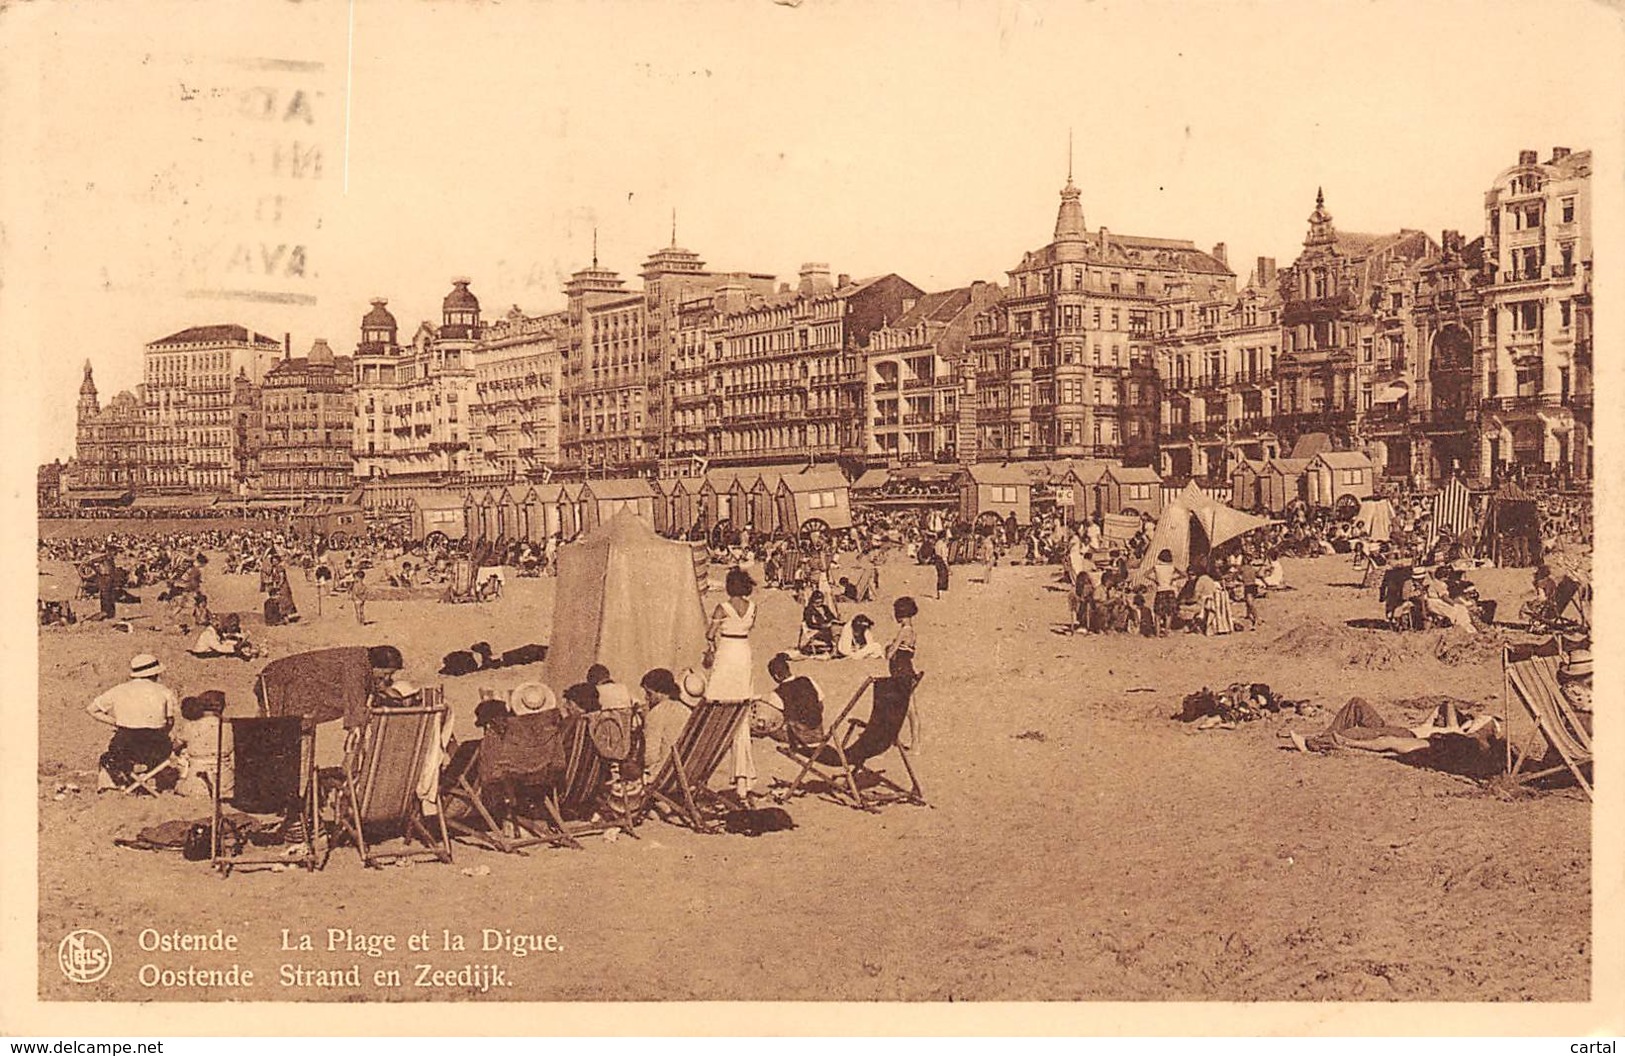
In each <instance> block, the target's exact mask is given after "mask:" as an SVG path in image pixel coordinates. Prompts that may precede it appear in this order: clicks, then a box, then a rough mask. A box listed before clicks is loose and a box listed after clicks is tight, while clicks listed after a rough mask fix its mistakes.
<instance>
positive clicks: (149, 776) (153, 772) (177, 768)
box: [119, 752, 181, 796]
mask: <svg viewBox="0 0 1625 1056" xmlns="http://www.w3.org/2000/svg"><path fill="white" fill-rule="evenodd" d="M171 770H173V771H174V772H175V776H176V777H177V778H179V777H180V774H181V761H180V758H179V757H178V756H176V755H175V754H174V753H173V752H171V753H170V755H169V758H168V759H165V760H164V761H163V762H161V763H159V764H158V765H157V766H155V767H153V768H152V769H150V770H143V771H142V772H141V773H139V774H138V773H136V772H135V771H134V770H132V771H130V783H129V784H127V785H125V786H124V787H123V788H121V789H119V791H120V792H123V793H124V794H125V795H126V796H133V795H136V794H137V793H140V792H145V793H146V794H147V795H149V796H156V795H157V794H158V789H157V788H156V787H155V786H154V785H153V782H154V781H157V780H158V778H159V776H161V775H162V774H164V773H165V772H167V771H171Z"/></svg>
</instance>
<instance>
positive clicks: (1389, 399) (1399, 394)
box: [1372, 381, 1411, 403]
mask: <svg viewBox="0 0 1625 1056" xmlns="http://www.w3.org/2000/svg"><path fill="white" fill-rule="evenodd" d="M1410 394H1411V389H1410V386H1409V385H1406V384H1405V383H1404V382H1402V381H1401V382H1396V383H1395V384H1393V385H1390V386H1388V387H1387V388H1385V389H1383V390H1382V391H1381V392H1379V393H1377V394H1376V395H1375V396H1373V397H1372V399H1373V400H1374V401H1376V402H1377V403H1398V402H1399V401H1400V400H1403V399H1405V398H1406V397H1408V396H1410Z"/></svg>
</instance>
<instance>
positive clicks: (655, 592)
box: [542, 510, 706, 692]
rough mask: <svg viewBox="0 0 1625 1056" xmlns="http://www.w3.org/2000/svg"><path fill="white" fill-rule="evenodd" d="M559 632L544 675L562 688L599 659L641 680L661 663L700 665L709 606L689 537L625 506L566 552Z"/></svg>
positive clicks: (562, 554)
mask: <svg viewBox="0 0 1625 1056" xmlns="http://www.w3.org/2000/svg"><path fill="white" fill-rule="evenodd" d="M557 588H558V589H557V592H556V593H555V595H554V601H553V633H552V640H551V641H550V642H549V643H548V647H547V659H546V662H545V663H544V664H543V666H542V680H543V681H544V682H546V683H547V684H548V685H549V686H551V687H553V689H554V690H557V691H559V692H562V691H563V690H564V689H566V688H567V687H569V686H571V685H574V684H575V683H577V682H580V681H581V680H582V678H583V677H584V676H585V675H586V673H587V668H588V667H589V666H591V665H592V664H603V665H604V666H605V667H607V668H609V670H610V674H612V675H613V676H614V677H615V680H616V681H618V682H621V683H623V684H625V685H628V686H636V685H637V683H638V680H639V679H641V678H642V677H643V674H644V672H645V671H648V670H649V669H650V668H655V667H665V668H670V669H672V670H673V671H680V670H681V669H683V668H684V667H698V666H699V663H700V656H701V655H702V654H703V653H704V652H705V627H706V619H705V610H704V609H703V607H702V604H701V601H700V590H699V586H698V584H696V583H695V580H694V554H693V550H692V549H691V548H690V547H689V545H688V544H687V543H676V542H670V541H668V540H666V539H662V538H660V537H659V536H658V535H656V534H655V533H654V529H653V528H651V527H650V526H649V523H648V522H647V521H645V520H644V519H643V518H641V517H639V516H637V515H636V514H634V513H631V512H630V511H625V510H623V511H621V512H620V513H618V514H616V515H615V517H614V518H613V519H612V520H610V521H609V522H608V523H607V524H604V525H603V526H601V527H600V528H599V529H598V530H597V531H595V532H593V533H592V534H591V535H590V536H588V537H587V538H586V539H584V540H582V541H581V542H577V543H571V544H569V545H568V546H565V547H563V548H561V549H560V550H559V576H558V581H557Z"/></svg>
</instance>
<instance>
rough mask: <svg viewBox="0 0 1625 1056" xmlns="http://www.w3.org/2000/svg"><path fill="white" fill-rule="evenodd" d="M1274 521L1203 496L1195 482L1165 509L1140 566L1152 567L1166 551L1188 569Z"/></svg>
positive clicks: (1188, 485)
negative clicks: (1234, 540)
mask: <svg viewBox="0 0 1625 1056" xmlns="http://www.w3.org/2000/svg"><path fill="white" fill-rule="evenodd" d="M1274 523H1275V522H1274V521H1271V520H1269V519H1268V518H1266V517H1254V516H1253V515H1252V514H1250V513H1242V512H1241V511H1240V510H1236V509H1231V508H1230V507H1229V506H1226V505H1225V504H1224V503H1222V502H1220V501H1219V500H1217V499H1214V498H1211V497H1209V496H1207V495H1205V494H1203V493H1202V490H1201V489H1200V488H1198V487H1197V486H1196V485H1195V484H1194V483H1191V484H1187V485H1185V490H1184V491H1182V492H1180V493H1179V495H1178V496H1176V497H1175V498H1174V499H1173V501H1171V502H1169V503H1168V505H1166V506H1164V507H1163V509H1162V516H1160V517H1158V518H1157V527H1156V529H1155V530H1154V531H1153V532H1152V533H1151V545H1150V546H1148V547H1147V548H1146V551H1145V559H1144V561H1142V562H1141V567H1142V568H1145V567H1149V566H1150V565H1151V564H1153V563H1155V561H1156V560H1157V554H1159V553H1161V552H1162V551H1164V550H1168V551H1170V552H1172V554H1173V555H1174V564H1175V565H1177V566H1178V567H1180V568H1189V567H1190V564H1191V559H1192V558H1193V557H1206V556H1207V555H1208V553H1209V552H1210V551H1211V550H1213V549H1214V548H1215V547H1219V546H1223V545H1224V544H1225V543H1228V542H1229V541H1230V540H1232V539H1235V538H1236V537H1238V536H1242V535H1246V534H1247V533H1248V532H1250V531H1253V530H1255V529H1258V528H1265V527H1268V526H1269V525H1271V524H1274Z"/></svg>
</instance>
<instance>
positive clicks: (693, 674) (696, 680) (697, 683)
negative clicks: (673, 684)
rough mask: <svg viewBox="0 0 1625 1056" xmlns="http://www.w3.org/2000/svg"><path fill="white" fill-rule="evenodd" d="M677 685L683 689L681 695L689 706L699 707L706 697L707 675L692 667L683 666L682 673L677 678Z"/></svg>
mask: <svg viewBox="0 0 1625 1056" xmlns="http://www.w3.org/2000/svg"><path fill="white" fill-rule="evenodd" d="M677 685H678V688H679V689H681V691H682V692H681V693H680V694H679V696H680V697H681V699H682V701H683V703H684V704H687V705H688V706H689V707H691V708H692V707H697V706H699V704H700V702H701V701H703V700H704V699H705V676H704V675H702V674H700V673H699V672H698V671H696V670H694V669H693V668H692V667H685V668H683V673H682V675H680V676H679V677H678V679H677Z"/></svg>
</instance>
